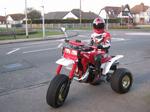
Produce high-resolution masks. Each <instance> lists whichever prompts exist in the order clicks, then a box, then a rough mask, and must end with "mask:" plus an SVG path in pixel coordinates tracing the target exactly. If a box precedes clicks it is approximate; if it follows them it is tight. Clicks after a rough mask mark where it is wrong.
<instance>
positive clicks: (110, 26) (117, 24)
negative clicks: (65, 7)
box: [23, 23, 120, 29]
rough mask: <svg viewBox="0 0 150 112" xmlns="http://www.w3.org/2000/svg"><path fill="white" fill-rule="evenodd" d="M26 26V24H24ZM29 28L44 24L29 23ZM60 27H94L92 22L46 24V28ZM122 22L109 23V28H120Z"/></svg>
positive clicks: (36, 27) (37, 27) (38, 27)
mask: <svg viewBox="0 0 150 112" xmlns="http://www.w3.org/2000/svg"><path fill="white" fill-rule="evenodd" d="M23 27H25V25H23ZM28 27H29V28H33V29H41V28H42V24H28ZM60 27H65V28H69V29H72V28H73V29H78V28H84V29H88V28H91V27H92V23H82V24H80V23H60V24H45V28H46V29H59V28H60ZM119 27H120V23H109V24H108V28H119Z"/></svg>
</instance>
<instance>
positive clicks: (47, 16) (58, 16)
mask: <svg viewBox="0 0 150 112" xmlns="http://www.w3.org/2000/svg"><path fill="white" fill-rule="evenodd" d="M68 13H69V12H67V11H64V12H63V11H58V12H49V13H47V14H45V19H62V18H63V17H64V16H65V15H66V14H68Z"/></svg>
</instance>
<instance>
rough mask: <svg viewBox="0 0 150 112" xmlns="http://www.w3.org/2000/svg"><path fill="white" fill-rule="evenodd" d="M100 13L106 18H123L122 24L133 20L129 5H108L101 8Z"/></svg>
mask: <svg viewBox="0 0 150 112" xmlns="http://www.w3.org/2000/svg"><path fill="white" fill-rule="evenodd" d="M99 15H100V16H101V17H102V18H104V19H117V18H120V19H121V22H122V23H121V24H127V23H132V22H133V16H132V13H131V10H130V7H129V5H128V4H127V5H125V6H121V7H115V6H106V7H104V8H102V9H101V10H100V13H99Z"/></svg>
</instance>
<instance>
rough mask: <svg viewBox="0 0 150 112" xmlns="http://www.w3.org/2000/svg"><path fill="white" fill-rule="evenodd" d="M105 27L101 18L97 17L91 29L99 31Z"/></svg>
mask: <svg viewBox="0 0 150 112" xmlns="http://www.w3.org/2000/svg"><path fill="white" fill-rule="evenodd" d="M104 27H105V21H104V19H102V18H101V17H97V18H95V19H94V21H93V28H94V30H101V29H104Z"/></svg>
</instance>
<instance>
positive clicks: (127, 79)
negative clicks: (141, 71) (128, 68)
mask: <svg viewBox="0 0 150 112" xmlns="http://www.w3.org/2000/svg"><path fill="white" fill-rule="evenodd" d="M130 83H131V81H130V77H129V76H128V75H125V76H124V77H123V78H122V86H123V88H125V89H126V88H128V87H129V85H130Z"/></svg>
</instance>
